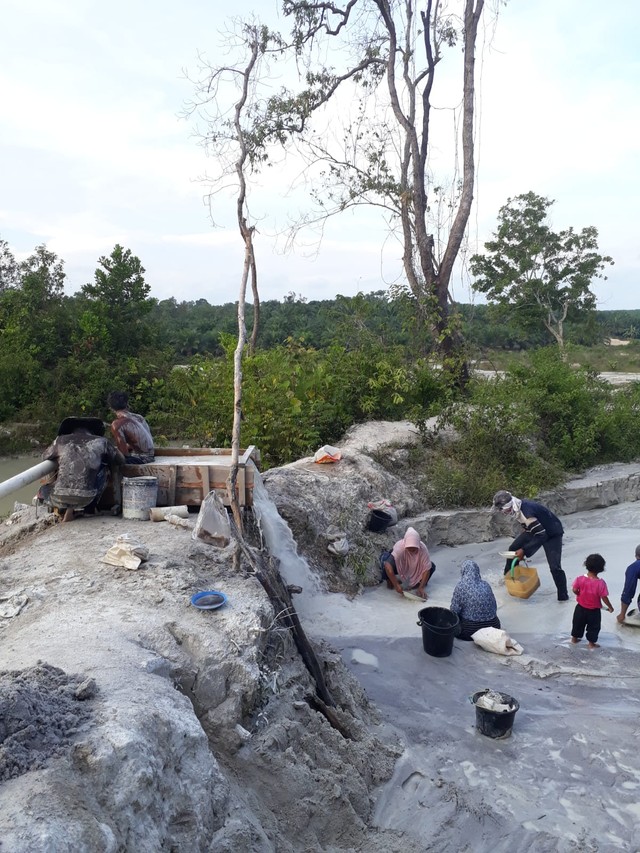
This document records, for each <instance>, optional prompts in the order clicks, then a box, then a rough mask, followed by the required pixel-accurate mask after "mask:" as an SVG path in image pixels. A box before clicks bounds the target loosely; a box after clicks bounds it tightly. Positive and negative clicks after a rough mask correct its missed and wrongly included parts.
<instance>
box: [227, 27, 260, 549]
mask: <svg viewBox="0 0 640 853" xmlns="http://www.w3.org/2000/svg"><path fill="white" fill-rule="evenodd" d="M257 59H258V41H257V38H256V39H254V40H253V42H252V43H251V57H250V59H249V62H248V63H247V67H246V68H245V70H244V72H243V75H242V93H241V95H240V100H239V101H238V103H237V104H236V106H235V117H234V122H235V129H236V139H237V142H238V145H239V147H240V154H239V157H238V160H237V161H236V174H237V175H238V184H239V190H238V198H237V200H236V213H237V218H238V228H239V229H240V235H241V237H242V239H243V241H244V266H243V269H242V278H241V281H240V293H239V294H238V344H237V346H236V349H235V353H234V357H233V428H232V432H231V466H230V468H229V476H228V478H227V494H228V496H229V504H230V505H231V511H232V513H233V518H234V520H235V523H236V526H237V528H238V530H239V531H240V535H242V514H241V512H240V503H239V501H238V494H237V480H238V460H239V458H240V427H241V424H242V356H243V353H244V345H245V343H246V341H247V327H246V322H245V299H246V293H247V281H248V279H249V273H251V285H252V288H253V293H254V303H255V302H256V300H257V293H258V291H257V273H256V263H255V257H254V254H253V233H254V228H253V226H250V225H248V223H247V218H246V216H245V202H246V198H247V183H246V178H245V174H244V169H245V165H246V162H247V157H248V153H247V144H246V141H245V136H244V132H243V129H242V124H241V121H240V119H241V116H242V111H243V109H244V107H245V105H246V103H247V99H248V96H249V83H250V80H251V72H252V71H253V68H254V66H255V64H256V62H257ZM254 332H255V334H257V327H256V326H255V318H254Z"/></svg>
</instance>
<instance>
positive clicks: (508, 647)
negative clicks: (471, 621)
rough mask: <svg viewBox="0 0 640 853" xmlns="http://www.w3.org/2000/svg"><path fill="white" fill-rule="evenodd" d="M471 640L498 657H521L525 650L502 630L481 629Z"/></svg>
mask: <svg viewBox="0 0 640 853" xmlns="http://www.w3.org/2000/svg"><path fill="white" fill-rule="evenodd" d="M471 639H472V640H473V642H474V643H476V644H477V645H478V646H480V648H482V649H484V650H485V651H487V652H493V653H494V654H496V655H521V654H522V652H523V651H524V649H523V648H522V646H521V645H520V643H518V642H517V641H516V640H513V639H512V638H511V637H510V636H509V635H508V634H507V632H506V631H503V630H502V629H501V628H479V629H478V630H477V631H476V632H475V633H474V634H472V635H471Z"/></svg>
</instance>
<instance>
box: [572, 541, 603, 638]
mask: <svg viewBox="0 0 640 853" xmlns="http://www.w3.org/2000/svg"><path fill="white" fill-rule="evenodd" d="M604 566H605V562H604V557H602V556H601V555H600V554H589V556H588V557H587V559H586V560H585V561H584V567H585V569H586V570H587V574H586V575H582V577H579V578H576V579H575V580H574V582H573V592H574V593H575V595H576V596H577V602H578V603H577V604H576V609H575V610H574V611H573V625H572V626H571V642H572V643H579V642H580V640H581V639H582V637H583V636H584V632H585V629H586V632H587V640H588V641H589V648H590V649H598V648H600V645H599V643H598V635H599V633H600V622H601V619H600V616H601V614H600V608H601V604H600V602H601V601H603V602H604V604H605V605H606V608H607V610H608V611H609V613H613V607H612V606H611V602H610V601H609V598H608V595H609V590H608V589H607V585H606V583H605V582H604V581H603V580H600V578H599V577H598V575H599V574H600V572H604Z"/></svg>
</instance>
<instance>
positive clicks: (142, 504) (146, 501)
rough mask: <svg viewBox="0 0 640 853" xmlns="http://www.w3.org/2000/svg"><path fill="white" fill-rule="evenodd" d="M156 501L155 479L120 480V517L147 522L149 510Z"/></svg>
mask: <svg viewBox="0 0 640 853" xmlns="http://www.w3.org/2000/svg"><path fill="white" fill-rule="evenodd" d="M157 500H158V478H157V477H123V478H122V517H123V518H136V519H138V520H140V521H149V510H150V509H152V507H154V506H155V505H156V503H157Z"/></svg>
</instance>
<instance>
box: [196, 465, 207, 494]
mask: <svg viewBox="0 0 640 853" xmlns="http://www.w3.org/2000/svg"><path fill="white" fill-rule="evenodd" d="M195 470H196V471H197V473H198V477H199V479H200V482H201V484H202V485H201V488H202V500H204V499H205V498H206V496H207V495H208V494H209V492H210V491H211V486H210V485H209V471H210V470H211V469H210V468H209V467H208V466H207V465H198V467H197V468H196V469H195Z"/></svg>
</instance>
